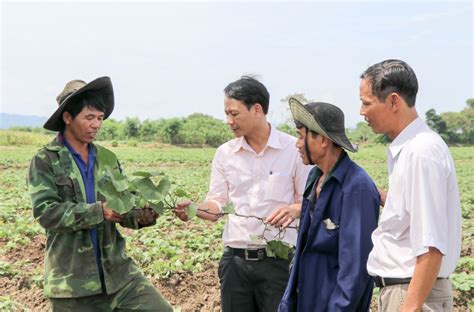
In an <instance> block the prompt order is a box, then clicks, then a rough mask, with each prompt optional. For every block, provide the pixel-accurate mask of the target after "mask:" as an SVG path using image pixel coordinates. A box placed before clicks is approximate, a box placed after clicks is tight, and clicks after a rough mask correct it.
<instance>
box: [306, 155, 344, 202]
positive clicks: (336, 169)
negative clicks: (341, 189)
mask: <svg viewBox="0 0 474 312" xmlns="http://www.w3.org/2000/svg"><path fill="white" fill-rule="evenodd" d="M350 163H351V159H350V158H349V156H348V155H347V153H346V151H344V150H343V151H342V153H341V156H340V157H339V159H338V160H337V161H336V163H335V164H334V166H333V167H332V169H331V171H330V172H329V174H328V176H327V177H326V179H325V180H324V182H323V185H324V184H325V183H326V182H327V181H329V180H330V179H331V177H334V179H336V181H338V182H339V183H340V184H342V181H343V179H344V176H345V174H346V172H347V168H348V167H349V165H350ZM322 174H323V172H322V171H321V169H320V168H319V167H318V166H315V167H314V168H313V169H312V170H311V172H310V173H309V176H308V183H307V185H306V188H305V192H304V197H308V196H309V195H311V193H310V192H311V190H312V188H313V185H314V182H315V181H316V180H317V179H318V178H319V177H320V176H322Z"/></svg>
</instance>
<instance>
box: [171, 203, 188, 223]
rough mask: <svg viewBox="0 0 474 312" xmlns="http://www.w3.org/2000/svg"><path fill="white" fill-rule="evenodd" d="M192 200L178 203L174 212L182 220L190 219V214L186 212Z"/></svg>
mask: <svg viewBox="0 0 474 312" xmlns="http://www.w3.org/2000/svg"><path fill="white" fill-rule="evenodd" d="M191 203H192V201H190V200H184V201H182V202H180V203H178V204H177V205H176V207H174V209H173V212H174V214H175V215H176V216H177V217H178V218H180V219H181V221H184V222H186V221H188V220H189V217H188V214H187V213H186V208H187V207H188V206H189V205H191Z"/></svg>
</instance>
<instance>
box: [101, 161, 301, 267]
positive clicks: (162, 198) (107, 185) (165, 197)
mask: <svg viewBox="0 0 474 312" xmlns="http://www.w3.org/2000/svg"><path fill="white" fill-rule="evenodd" d="M132 176H133V177H134V178H133V179H132V180H129V179H128V178H127V176H125V175H124V174H122V173H120V172H118V171H117V170H112V167H111V166H110V165H105V166H103V168H102V174H101V179H100V180H99V181H98V183H97V187H98V191H99V192H100V193H101V194H102V195H103V196H104V197H105V199H106V201H107V203H108V206H109V207H110V208H111V209H113V210H114V211H116V212H118V213H120V214H125V213H127V212H129V211H130V210H132V209H133V208H134V207H150V208H152V209H153V210H155V212H156V213H158V214H159V215H161V214H163V213H164V212H165V211H167V210H173V209H174V208H175V207H176V205H177V203H178V202H179V200H180V199H188V198H191V197H190V195H189V194H188V193H187V192H186V191H185V190H183V189H181V188H176V189H174V190H173V191H171V182H170V181H169V179H168V178H167V177H166V176H165V175H164V174H163V173H161V172H147V171H138V172H134V173H133V174H132ZM157 177H160V179H159V182H158V183H157V184H155V183H154V182H153V180H152V178H155V179H156V178H157ZM195 202H196V200H194V201H193V203H191V204H190V205H189V206H187V207H186V214H187V215H188V218H189V219H191V218H194V217H195V216H196V215H197V212H198V211H203V212H206V213H208V214H212V215H216V216H217V217H223V216H225V215H229V214H230V215H235V216H238V217H241V218H254V219H258V220H260V221H261V222H262V224H263V225H264V230H263V232H262V234H261V235H257V236H255V237H252V239H253V240H255V241H257V240H264V241H265V242H266V244H267V247H266V252H267V255H268V256H270V257H278V258H282V259H288V255H289V254H290V252H291V251H292V250H293V246H291V245H290V244H287V243H285V242H283V241H282V239H283V237H284V235H285V232H286V230H287V229H295V230H296V229H297V227H295V226H288V227H287V228H285V229H283V228H277V229H278V232H277V234H276V235H275V236H274V237H273V238H271V239H267V238H266V237H265V233H266V232H267V231H269V227H273V226H272V225H270V224H268V223H267V222H265V219H264V218H262V217H259V216H255V215H242V214H239V213H237V212H236V211H235V209H234V206H233V204H232V203H229V204H227V205H225V206H224V207H223V208H222V211H221V212H220V213H212V212H210V211H208V210H206V209H201V208H199V207H198V206H197V205H196V204H195Z"/></svg>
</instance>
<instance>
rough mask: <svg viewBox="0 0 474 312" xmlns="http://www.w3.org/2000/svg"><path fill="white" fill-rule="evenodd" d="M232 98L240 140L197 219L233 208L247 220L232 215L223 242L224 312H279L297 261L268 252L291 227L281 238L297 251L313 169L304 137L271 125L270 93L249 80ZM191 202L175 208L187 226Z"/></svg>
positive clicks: (233, 86)
mask: <svg viewBox="0 0 474 312" xmlns="http://www.w3.org/2000/svg"><path fill="white" fill-rule="evenodd" d="M224 93H225V97H224V109H225V113H226V115H227V124H228V125H229V127H230V129H231V130H232V131H233V132H234V134H235V136H236V138H235V139H233V140H231V141H229V142H227V143H225V144H223V145H221V146H220V147H219V148H218V149H217V151H216V154H215V156H214V160H213V161H212V169H211V181H210V184H209V192H208V194H207V197H206V200H205V201H204V202H202V203H199V204H197V206H198V209H199V210H198V213H197V215H198V217H200V218H202V219H206V220H211V221H216V220H217V219H218V216H219V213H221V212H222V207H223V206H224V205H226V204H227V203H229V202H230V203H232V204H233V205H234V208H235V212H236V214H238V215H240V216H238V215H229V216H228V220H227V222H226V224H225V228H224V233H223V238H222V239H223V243H224V247H225V248H224V254H223V256H222V259H221V261H220V263H219V279H220V281H221V302H222V303H221V307H222V311H224V312H231V311H246V312H247V311H248V312H252V311H255V312H256V311H276V309H277V307H278V304H279V303H280V300H281V298H282V296H283V292H284V291H285V287H286V284H287V282H288V278H289V264H290V257H291V255H288V257H285V259H281V258H278V257H273V256H269V255H267V253H266V250H265V247H266V245H267V241H271V240H274V239H275V238H276V237H278V236H279V232H280V230H281V228H280V227H282V228H284V227H287V226H288V225H290V224H291V225H293V226H292V227H291V228H287V229H286V230H285V231H284V232H283V235H282V237H281V240H282V241H284V242H285V243H288V244H291V245H293V246H295V245H296V236H297V230H296V229H295V225H296V224H297V222H295V220H296V219H297V218H299V217H300V213H301V199H302V196H303V192H304V186H305V182H306V178H307V176H308V173H309V170H310V169H311V168H310V166H305V165H303V162H302V160H301V158H300V156H299V153H298V150H297V148H296V147H295V144H296V138H295V137H292V136H290V135H288V134H286V133H283V132H280V131H278V130H277V129H275V128H274V127H272V126H271V125H270V124H269V123H268V122H267V119H266V115H267V112H268V107H269V94H268V91H267V89H266V88H265V86H264V85H263V84H262V83H260V82H259V81H258V80H256V79H254V78H252V77H246V76H244V77H242V78H241V79H239V80H237V81H234V82H232V83H230V84H229V85H228V86H227V87H226V88H225V89H224ZM190 203H191V202H190V201H185V202H182V203H180V204H178V206H177V207H176V209H175V213H176V214H177V215H178V217H179V218H180V219H181V220H183V221H186V220H187V219H188V217H187V215H186V212H185V208H186V207H187V206H188V205H189V204H190ZM243 216H249V217H243ZM250 216H251V217H250ZM255 217H257V218H255ZM258 218H261V219H258ZM263 221H265V223H264V222H263ZM266 223H267V224H266ZM270 224H273V225H275V226H270ZM280 234H281V233H280ZM262 235H263V237H262Z"/></svg>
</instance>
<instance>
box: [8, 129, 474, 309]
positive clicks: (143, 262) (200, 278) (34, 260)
mask: <svg viewBox="0 0 474 312" xmlns="http://www.w3.org/2000/svg"><path fill="white" fill-rule="evenodd" d="M10 140H11V138H10ZM4 141H5V140H4ZM20 141H21V140H20ZM2 143H5V142H0V144H2ZM8 143H12V142H8ZM13 144H14V142H13ZM105 145H106V146H108V147H110V146H109V145H107V144H105ZM134 145H136V146H126V145H123V146H122V145H119V146H117V147H110V148H111V149H112V150H113V151H114V152H115V153H116V154H117V156H118V158H119V160H120V161H121V164H122V167H123V169H124V171H125V173H127V172H128V173H131V172H134V171H138V170H147V171H151V170H159V171H162V172H164V173H165V174H166V176H167V177H168V178H169V179H170V181H172V187H175V188H178V187H179V188H183V189H185V190H186V191H187V192H188V193H190V194H192V197H193V199H195V200H199V199H203V198H204V197H205V195H206V192H207V186H208V182H209V173H210V164H211V160H212V157H213V154H214V151H215V149H213V148H203V149H184V148H178V147H157V146H153V145H144V144H142V143H138V144H134ZM37 149H38V145H36V146H32V145H22V144H21V143H19V144H16V145H11V144H9V145H6V144H5V145H3V146H0V185H1V187H0V310H2V311H3V310H7V311H8V310H12V311H17V310H19V311H23V310H26V311H28V310H31V311H39V310H45V309H48V305H47V302H46V301H45V299H44V298H42V296H41V287H42V272H43V255H42V250H43V248H44V235H43V233H44V231H43V230H42V229H41V228H40V226H39V225H38V224H37V223H36V221H35V220H34V219H33V217H32V213H31V203H30V198H29V196H28V194H27V188H26V174H27V169H28V164H29V161H30V159H31V158H32V156H33V155H34V154H35V152H36V150H37ZM385 149H386V147H385V146H381V145H375V146H362V147H361V148H360V152H359V153H356V154H353V155H351V156H352V158H353V159H354V160H356V161H357V162H358V163H359V164H360V165H361V166H362V167H363V168H365V169H366V170H367V172H368V173H369V174H370V176H371V177H372V178H373V179H374V181H375V182H376V184H377V185H378V186H380V187H382V188H386V187H387V173H386V163H385V157H386V156H385ZM451 151H452V154H453V157H454V159H455V161H456V166H457V174H458V182H459V187H460V192H461V204H462V216H463V242H462V243H463V250H462V259H461V261H460V262H459V265H458V270H457V272H456V274H454V275H453V276H452V280H453V284H454V288H455V296H456V305H457V310H459V311H469V310H470V308H472V307H473V300H474V296H473V292H474V277H473V274H474V258H473V255H472V247H473V241H474V227H473V225H474V224H473V222H474V221H473V220H474V216H473V214H472V208H473V206H474V193H473V192H472V190H471V187H472V186H471V185H472V184H473V181H474V179H473V177H474V147H453V148H451ZM222 228H223V221H222V220H221V221H219V222H217V223H209V222H204V221H201V220H198V219H193V220H192V222H189V223H183V222H181V221H179V220H177V219H176V218H174V216H173V215H172V214H171V213H170V212H166V213H164V214H163V215H162V216H161V217H160V218H159V220H158V222H157V224H156V225H155V226H153V227H150V228H146V229H143V230H140V231H132V230H128V229H121V231H122V233H123V234H124V236H125V237H126V239H127V244H128V252H129V254H130V255H131V256H132V257H133V258H134V259H135V260H136V261H137V263H138V264H139V266H140V267H141V268H142V269H143V271H144V272H145V274H146V275H147V276H148V277H149V278H151V279H152V281H153V282H154V283H155V284H156V285H157V286H158V288H159V289H160V291H162V292H163V294H164V295H165V297H167V298H168V299H169V300H170V301H171V303H172V304H173V305H175V306H177V307H178V306H179V307H181V310H182V311H188V310H189V311H218V309H219V302H218V287H219V284H218V279H217V277H216V274H215V271H216V270H217V269H216V265H217V263H218V261H219V258H220V254H221V251H222V246H221V241H220V237H221V233H222ZM206 272H207V273H206ZM209 296H210V297H209ZM189 302H192V306H191V305H190V304H189Z"/></svg>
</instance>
